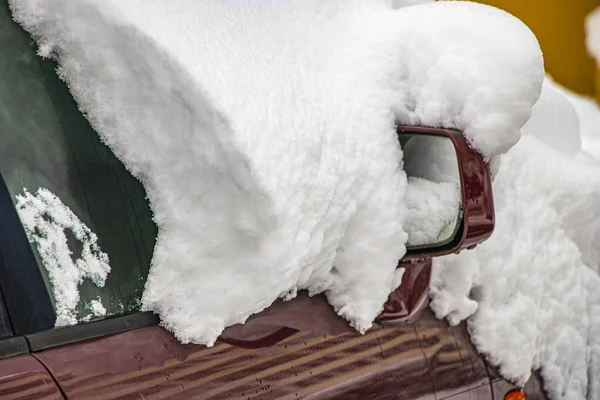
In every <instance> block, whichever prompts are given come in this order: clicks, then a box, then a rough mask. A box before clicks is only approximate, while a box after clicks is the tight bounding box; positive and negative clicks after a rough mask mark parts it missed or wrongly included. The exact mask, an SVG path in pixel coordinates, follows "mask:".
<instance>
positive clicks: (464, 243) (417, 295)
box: [375, 126, 495, 326]
mask: <svg viewBox="0 0 600 400" xmlns="http://www.w3.org/2000/svg"><path fill="white" fill-rule="evenodd" d="M397 131H398V132H399V133H410V134H424V135H434V136H444V137H446V138H449V139H450V140H451V141H452V144H453V145H454V148H455V150H456V156H457V159H458V169H459V176H460V182H461V185H460V186H461V195H462V204H463V215H462V220H461V221H460V226H459V227H458V229H457V230H456V234H455V236H454V237H453V238H452V240H451V241H450V242H449V243H447V244H444V245H441V246H437V247H427V248H419V249H415V250H410V249H408V250H407V252H406V254H405V255H404V257H403V258H402V260H400V263H399V265H398V267H399V268H405V271H404V275H403V276H402V283H401V285H400V287H399V288H398V289H396V290H395V291H393V292H392V293H390V295H389V297H388V300H387V302H386V303H385V305H384V308H383V311H382V312H381V314H379V316H378V317H377V319H376V320H375V322H376V323H378V324H380V325H388V326H402V325H406V324H409V323H412V322H414V321H416V320H418V319H419V318H420V316H421V315H422V313H423V311H424V310H425V309H426V308H427V305H428V304H429V280H430V278H431V265H432V262H431V261H432V260H431V259H432V258H433V257H437V256H443V255H447V254H452V253H459V252H460V251H461V250H463V249H469V250H470V249H473V248H475V247H476V246H477V245H478V244H480V243H483V242H484V241H485V240H487V239H488V238H489V237H490V236H491V234H492V232H493V231H494V224H495V213H494V197H493V192H492V180H491V177H490V172H489V168H488V166H487V165H486V163H485V162H484V160H483V157H482V156H481V154H479V153H478V152H477V151H475V150H473V149H472V148H471V147H470V146H469V144H468V143H467V141H466V139H465V138H464V136H463V134H462V133H461V132H459V131H456V130H451V129H439V128H427V127H419V126H398V128H397Z"/></svg>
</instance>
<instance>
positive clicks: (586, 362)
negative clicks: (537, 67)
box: [431, 79, 600, 400]
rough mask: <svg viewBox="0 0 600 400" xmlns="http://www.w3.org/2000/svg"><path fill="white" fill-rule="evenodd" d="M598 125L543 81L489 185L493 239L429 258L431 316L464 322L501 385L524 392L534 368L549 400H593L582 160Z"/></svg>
mask: <svg viewBox="0 0 600 400" xmlns="http://www.w3.org/2000/svg"><path fill="white" fill-rule="evenodd" d="M598 117H600V110H599V109H598V107H597V106H596V105H595V104H594V102H593V101H592V100H585V99H582V98H580V97H578V96H575V95H573V94H570V93H567V92H565V90H564V89H562V88H560V87H558V86H557V85H556V84H554V83H553V82H552V81H551V80H549V79H548V80H546V82H545V83H544V89H543V92H542V97H541V98H540V101H539V103H538V104H536V106H535V107H534V112H533V115H532V118H531V121H530V122H528V124H527V125H526V126H525V127H524V128H523V132H524V133H526V132H528V133H529V134H527V135H524V136H523V138H522V139H521V141H520V142H519V143H518V144H517V145H516V146H515V147H514V148H513V149H511V150H510V151H509V152H508V154H507V155H506V156H504V157H503V159H502V162H501V165H500V170H499V173H498V175H497V177H496V179H495V181H494V185H493V188H494V198H495V202H496V229H495V231H494V235H492V237H491V238H490V239H489V240H488V241H487V242H485V243H484V244H482V245H481V246H479V247H478V248H477V250H475V251H474V252H465V253H462V254H460V255H458V256H448V257H442V258H440V259H436V260H435V261H434V270H433V275H432V281H431V297H432V302H431V307H432V309H433V310H434V311H435V313H436V315H437V316H438V317H440V318H441V317H445V318H447V319H448V320H449V321H450V322H451V323H458V322H460V321H461V320H464V319H466V318H468V317H469V319H468V325H469V329H470V332H471V338H472V340H473V342H474V344H475V345H476V347H477V349H478V350H479V351H481V352H483V353H484V354H486V355H487V356H488V359H489V360H490V361H491V362H492V363H493V364H494V365H498V366H499V367H500V372H501V374H502V375H503V376H504V377H505V378H507V379H510V380H513V381H514V382H516V383H517V384H524V383H525V382H526V381H527V380H528V378H529V376H530V374H531V371H532V370H538V369H539V370H540V373H541V376H542V378H543V382H544V388H545V390H546V391H547V392H548V394H549V396H550V398H551V399H556V400H563V399H564V400H567V399H568V400H575V399H588V400H594V399H600V291H599V290H598V288H599V287H600V277H599V276H598V273H599V272H600V202H599V201H598V199H600V157H599V156H596V157H597V158H594V156H593V155H590V154H587V153H586V138H589V139H592V140H593V138H594V137H596V138H598V137H600V136H599V135H600V125H595V126H593V125H590V122H592V121H594V120H597V119H598ZM557 122H559V125H558V127H559V128H560V131H559V130H558V129H557ZM580 126H581V127H585V128H586V129H582V130H581V131H580ZM580 132H581V133H580ZM582 143H583V147H582V149H581V150H580V149H579V147H580V146H581V145H582Z"/></svg>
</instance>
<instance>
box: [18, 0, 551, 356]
mask: <svg viewBox="0 0 600 400" xmlns="http://www.w3.org/2000/svg"><path fill="white" fill-rule="evenodd" d="M405 3H413V2H403V1H396V2H393V3H392V2H388V1H385V0H372V1H361V0H350V1H341V0H332V1H326V2H323V1H317V0H293V1H286V2H280V1H275V0H261V1H209V0H204V1H198V0H196V1H192V0H170V1H159V0H109V1H108V0H104V1H100V0H78V1H70V0H10V5H11V8H12V10H13V13H14V17H15V19H16V20H17V21H18V22H19V23H21V24H22V25H23V27H24V28H25V29H27V30H28V31H29V32H30V33H31V34H32V35H33V37H34V38H35V39H36V40H37V42H38V44H39V52H40V54H41V55H42V56H45V57H53V58H56V59H57V60H58V63H59V65H60V69H59V73H60V75H61V77H62V78H63V79H64V80H65V81H66V82H67V84H68V85H69V88H70V90H71V92H72V94H73V96H74V97H75V99H76V100H77V102H78V104H79V106H80V107H81V109H82V110H83V111H84V112H85V113H86V114H87V117H88V118H89V120H90V121H91V123H92V125H93V126H94V128H95V129H96V130H97V131H98V132H99V134H100V135H101V137H102V139H103V140H104V141H105V142H106V143H107V144H108V145H109V146H110V147H111V148H112V149H113V151H114V152H115V154H116V155H117V156H118V157H119V158H120V159H121V160H122V161H123V162H124V164H125V165H126V166H127V167H128V169H129V170H130V171H131V172H132V173H133V174H134V175H135V176H136V177H137V178H139V179H140V180H141V181H142V183H143V184H144V186H145V188H146V190H147V193H148V198H149V200H150V203H151V206H152V209H153V212H154V218H155V221H156V223H157V225H158V227H159V236H158V240H157V243H156V248H155V252H154V257H153V260H152V267H151V271H150V275H149V277H148V281H147V284H146V289H145V292H144V298H143V303H144V307H145V309H147V310H152V311H154V312H156V313H158V314H159V315H160V316H161V320H162V324H163V325H164V326H165V327H167V328H168V329H170V330H172V331H173V332H174V333H175V334H176V336H177V337H178V338H179V340H181V341H182V342H195V343H205V344H208V345H211V344H212V343H213V342H214V341H215V339H216V338H217V336H218V335H219V333H220V332H221V331H222V330H223V328H224V327H226V326H229V325H232V324H235V323H240V322H243V321H244V320H245V319H246V318H247V317H248V316H249V315H251V314H252V313H256V312H258V311H260V310H262V309H264V308H265V307H267V306H268V305H269V304H271V303H272V302H273V301H274V300H275V299H276V298H278V297H280V296H286V297H293V296H294V295H295V293H296V291H297V290H299V289H308V290H309V292H310V293H311V294H314V293H320V292H325V293H326V295H327V298H328V300H329V302H330V303H331V304H332V305H333V307H334V308H335V310H336V311H337V312H338V314H339V315H341V316H343V317H344V318H346V319H348V320H349V321H350V322H351V324H352V325H353V326H354V327H356V328H357V329H358V330H360V331H365V330H366V329H368V328H369V327H370V326H371V321H373V319H374V317H375V316H376V315H377V314H378V312H379V311H380V310H381V309H382V306H383V303H384V301H385V300H386V298H387V296H388V294H389V292H390V291H391V290H393V289H394V288H395V287H397V285H398V284H399V282H400V279H399V278H400V276H401V273H402V272H401V271H397V270H396V265H397V261H398V259H400V258H401V257H402V255H403V254H404V252H405V242H406V240H407V234H406V232H405V229H403V219H404V217H405V214H406V212H405V206H404V203H403V196H404V192H405V188H406V185H407V182H406V176H405V174H404V172H403V171H402V161H401V160H402V152H401V149H400V147H399V144H398V140H397V137H396V133H395V122H398V123H403V124H425V125H431V126H443V127H447V128H452V127H454V128H459V129H462V130H464V131H465V135H466V137H467V138H468V139H469V141H470V143H471V144H472V145H473V146H474V147H475V148H477V149H478V150H480V151H481V152H482V154H483V155H484V156H485V157H486V158H487V159H490V160H491V159H494V160H496V159H497V156H498V155H500V154H502V153H503V152H505V151H507V150H508V149H509V148H510V147H511V146H512V145H514V144H515V143H516V142H517V140H518V139H519V135H520V134H519V129H520V127H521V126H522V125H523V124H524V123H525V121H526V120H527V119H528V118H529V115H530V112H531V107H532V105H533V103H534V102H535V101H536V100H537V98H538V96H539V92H540V85H541V82H542V79H543V66H542V57H541V53H540V49H539V46H538V44H537V41H536V39H535V37H534V36H533V35H532V33H531V32H530V31H529V29H527V28H526V27H525V26H524V25H523V24H522V23H521V22H520V21H518V20H517V19H515V18H514V17H512V16H510V15H508V14H506V13H504V12H501V11H499V10H496V9H493V8H490V7H487V6H482V5H477V4H473V3H467V2H457V3H453V2H452V3H451V2H442V3H431V4H423V5H414V6H410V7H402V6H403V5H407V4H405ZM396 8H398V9H396ZM109 257H110V254H109Z"/></svg>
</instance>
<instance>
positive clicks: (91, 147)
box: [0, 6, 157, 325]
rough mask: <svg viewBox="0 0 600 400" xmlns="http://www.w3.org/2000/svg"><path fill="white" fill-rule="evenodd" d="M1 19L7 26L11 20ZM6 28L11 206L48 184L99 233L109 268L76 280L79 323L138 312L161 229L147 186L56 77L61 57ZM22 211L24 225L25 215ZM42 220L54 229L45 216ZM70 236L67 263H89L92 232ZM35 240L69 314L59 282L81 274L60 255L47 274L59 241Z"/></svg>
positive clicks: (2, 98)
mask: <svg viewBox="0 0 600 400" xmlns="http://www.w3.org/2000/svg"><path fill="white" fill-rule="evenodd" d="M8 12H9V11H8V9H7V7H6V6H3V7H2V8H1V9H0V13H4V14H7V13H8ZM0 17H1V18H2V22H5V21H6V20H7V17H8V18H9V17H10V16H9V15H2V16H0ZM1 29H2V36H4V38H3V39H0V40H1V43H0V44H1V45H2V47H1V48H2V57H0V74H1V75H2V79H0V82H1V83H0V173H1V174H2V177H3V178H4V181H5V183H6V186H7V188H8V191H9V192H10V195H11V197H12V199H13V202H14V203H15V204H17V196H19V195H20V196H24V195H25V192H24V190H25V189H26V190H27V191H28V192H29V195H30V196H32V197H35V196H36V195H39V193H42V192H38V190H39V189H43V190H46V191H47V192H43V193H51V194H53V195H54V196H56V198H57V199H59V201H60V202H61V203H62V204H64V206H66V207H67V208H68V209H69V210H70V211H72V214H73V215H75V216H76V218H77V219H78V220H79V221H80V222H81V225H85V226H86V227H87V228H89V231H90V232H91V233H93V234H95V235H96V237H97V243H96V247H97V248H98V249H99V251H101V253H104V254H106V256H108V260H109V261H108V264H109V265H110V272H109V273H108V274H107V275H106V279H105V281H104V282H103V284H104V285H103V286H102V285H98V284H97V283H98V282H96V284H95V283H94V279H90V278H89V275H90V274H87V275H86V274H83V276H84V278H83V279H82V281H81V282H80V283H79V282H78V283H77V285H76V290H77V292H78V294H79V300H78V301H77V302H76V304H75V305H73V304H72V302H71V305H70V306H69V307H71V308H72V309H71V310H70V312H72V313H73V314H72V315H73V316H74V317H75V319H76V321H75V322H83V321H88V320H93V319H95V318H99V317H102V316H109V315H115V314H123V313H129V312H133V311H137V310H138V309H139V306H140V299H141V295H142V291H143V288H144V283H145V279H146V277H147V274H148V269H149V265H150V260H151V257H152V251H153V248H154V241H155V238H156V233H157V230H156V226H155V225H154V223H153V221H152V215H151V211H150V209H149V206H148V203H147V200H146V198H145V191H144V189H143V186H142V185H141V184H140V182H138V181H137V180H136V179H135V178H133V177H132V176H131V174H129V173H128V171H127V170H126V169H125V167H124V166H123V164H122V163H121V162H120V161H119V160H118V159H117V158H116V157H115V156H114V154H113V153H112V152H111V151H110V149H109V148H108V147H107V146H105V145H104V144H102V142H101V141H100V139H99V137H98V135H97V134H96V132H94V130H93V129H92V128H91V127H90V125H89V123H88V122H87V120H86V119H85V118H84V117H83V116H82V114H81V113H80V111H79V110H78V108H77V105H76V103H75V102H74V100H73V99H72V97H71V95H70V93H69V92H68V90H67V88H66V85H65V84H64V83H63V82H62V81H60V79H59V78H58V77H57V74H56V72H55V68H56V65H55V63H54V62H52V61H49V60H42V59H41V58H40V57H37V56H36V54H35V53H36V52H35V47H34V45H33V43H32V39H31V38H30V37H29V36H28V35H27V34H26V33H25V32H24V31H22V30H21V28H20V27H19V26H18V25H17V24H15V23H14V22H12V21H11V22H10V23H8V24H5V23H3V24H2V27H1ZM25 196H26V195H25ZM36 198H37V197H36ZM36 201H37V200H36ZM32 204H33V203H32ZM36 204H38V203H36ZM38 205H39V204H38ZM20 215H21V220H22V221H23V222H25V219H24V216H23V215H24V214H22V213H21V212H20ZM60 215H62V214H60ZM39 221H45V222H48V223H49V225H48V226H51V227H54V228H56V224H54V225H52V216H51V215H49V214H47V213H46V214H44V215H43V216H42V219H40V220H39ZM25 225H27V224H25ZM59 225H60V224H59ZM54 228H53V229H54ZM64 232H65V233H64V235H65V236H66V238H67V244H68V248H69V249H70V250H71V252H72V254H71V255H70V257H71V259H72V260H73V261H76V260H77V259H85V257H84V255H82V251H83V250H85V246H84V245H83V244H82V243H86V240H88V241H89V238H90V237H91V236H90V235H87V236H85V235H84V236H85V238H87V239H85V238H84V239H85V240H84V241H83V242H81V241H80V240H77V231H76V230H75V231H73V230H69V229H64ZM33 233H34V234H37V235H38V237H41V238H43V239H44V240H46V242H45V244H46V245H48V243H47V241H52V240H55V241H56V238H57V237H58V238H59V239H60V235H58V236H57V235H53V234H48V231H43V229H41V228H40V227H35V229H34V230H33ZM29 236H30V237H31V235H29ZM31 246H32V248H33V249H34V253H35V255H36V259H37V261H38V265H39V267H40V269H41V271H42V273H43V276H44V280H45V283H46V287H47V289H48V292H49V293H50V294H51V296H50V297H51V298H52V301H53V305H54V307H55V310H56V311H57V315H58V314H61V313H64V311H65V310H63V309H59V308H61V307H63V308H64V305H65V304H69V301H71V300H73V299H72V298H68V299H65V298H63V297H61V296H67V297H68V296H70V295H71V294H72V293H58V292H57V291H56V289H57V287H58V286H60V287H67V286H68V285H66V286H65V282H59V280H60V279H62V280H65V279H75V280H77V278H73V276H72V274H71V275H69V274H68V273H65V270H64V268H63V270H60V268H62V267H61V266H64V265H63V264H65V263H64V261H65V260H64V259H61V258H60V255H59V256H58V257H56V259H55V260H54V261H56V260H58V262H59V264H58V267H57V265H54V266H51V268H55V271H56V268H58V270H59V272H61V273H62V275H60V274H58V275H57V273H55V274H54V275H52V274H49V273H48V270H49V268H48V257H45V256H44V254H46V256H47V255H48V254H47V253H48V252H49V251H50V252H51V251H54V250H53V249H58V248H59V247H60V243H58V245H57V246H55V247H52V246H50V250H48V247H46V248H45V250H44V248H41V247H40V245H39V244H36V243H35V242H33V243H32V245H31ZM44 252H46V253H44ZM93 252H94V251H92V253H93ZM44 262H45V263H44ZM61 262H62V264H61ZM66 264H68V263H66ZM66 264H65V265H66ZM81 265H82V264H80V265H78V266H77V267H81ZM71 266H72V265H71ZM51 268H50V269H51ZM57 276H59V277H60V279H58V278H57ZM92 278H93V277H92ZM61 285H62V286H61ZM73 308H74V309H73ZM64 324H65V323H61V325H64Z"/></svg>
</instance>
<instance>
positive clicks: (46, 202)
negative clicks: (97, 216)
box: [16, 188, 110, 326]
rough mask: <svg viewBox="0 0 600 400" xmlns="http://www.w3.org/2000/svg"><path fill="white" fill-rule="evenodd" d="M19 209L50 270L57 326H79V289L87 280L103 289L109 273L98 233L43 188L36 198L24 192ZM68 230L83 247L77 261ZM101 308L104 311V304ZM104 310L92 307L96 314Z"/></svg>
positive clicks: (44, 263)
mask: <svg viewBox="0 0 600 400" xmlns="http://www.w3.org/2000/svg"><path fill="white" fill-rule="evenodd" d="M16 208H17V212H18V213H19V218H20V219H21V223H22V224H23V227H24V228H25V233H27V237H28V238H29V241H30V242H31V243H35V245H36V247H37V250H38V254H39V255H40V258H41V260H42V263H43V265H44V268H46V270H47V271H48V277H49V279H50V282H51V284H52V295H53V297H54V301H55V310H56V322H55V326H65V325H75V324H77V316H76V314H75V309H76V307H77V305H78V304H79V289H78V287H79V285H80V284H81V283H82V282H83V280H84V279H90V280H91V281H92V282H93V283H94V284H95V285H96V286H98V287H103V286H104V283H105V282H106V278H107V276H108V273H109V272H110V265H109V260H108V256H107V255H106V253H104V252H102V250H101V249H100V247H99V246H98V243H97V241H98V238H97V236H96V234H95V233H93V232H92V231H91V230H90V229H89V228H88V227H87V226H86V225H85V224H84V223H83V222H81V220H80V219H79V218H77V216H76V215H75V214H74V213H73V212H72V211H71V209H70V208H69V207H67V206H66V205H64V204H63V202H62V201H60V199H59V198H58V197H57V196H56V195H55V194H53V193H52V192H50V191H49V190H48V189H44V188H40V189H38V190H37V191H36V193H35V195H33V194H31V193H29V192H28V191H27V190H24V191H23V194H21V195H18V196H17V203H16ZM66 230H70V231H71V232H72V233H73V236H74V237H75V239H76V240H78V241H80V242H81V244H82V250H81V255H79V257H78V258H77V259H76V260H73V254H72V252H71V250H70V249H69V243H68V238H67V235H66V232H65V231H66ZM100 307H102V309H104V307H103V306H102V303H100ZM102 309H100V308H99V307H98V305H97V304H96V305H94V304H92V313H93V314H94V315H96V313H97V312H98V313H99V312H102ZM104 314H106V310H105V309H104V311H103V314H102V315H104Z"/></svg>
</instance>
